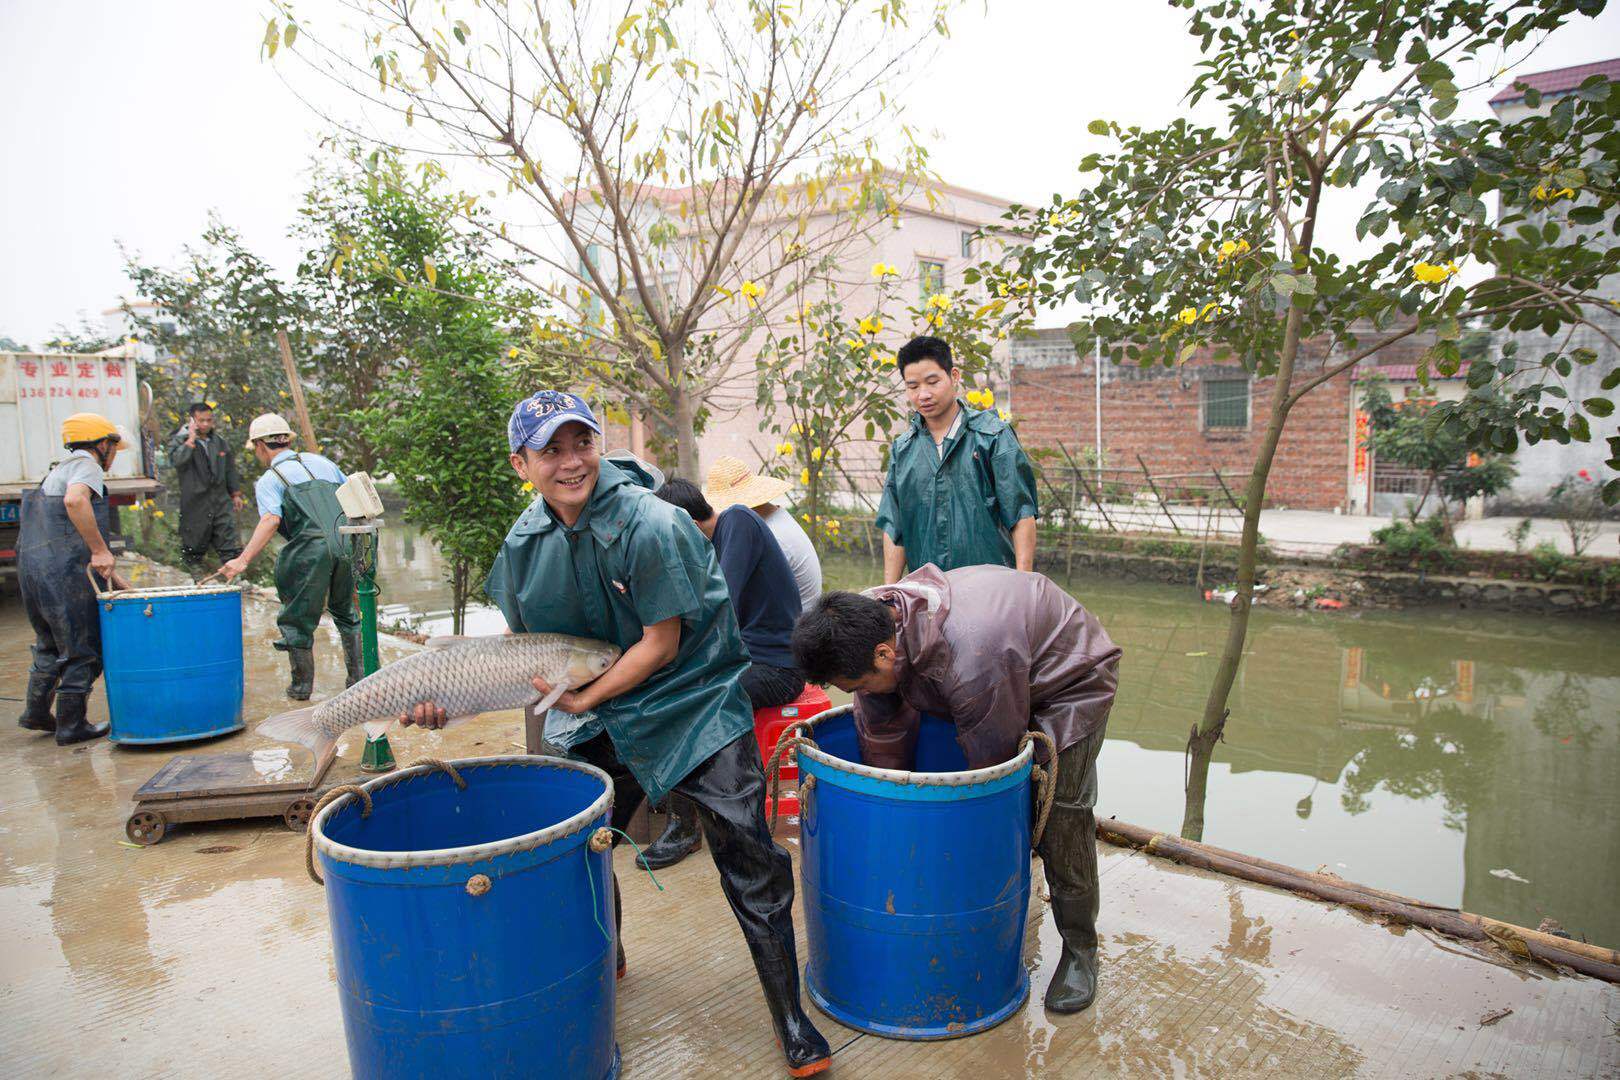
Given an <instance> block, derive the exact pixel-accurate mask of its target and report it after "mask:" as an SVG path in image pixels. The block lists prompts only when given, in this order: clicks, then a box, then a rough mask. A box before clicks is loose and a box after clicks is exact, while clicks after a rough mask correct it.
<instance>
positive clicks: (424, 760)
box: [411, 757, 467, 791]
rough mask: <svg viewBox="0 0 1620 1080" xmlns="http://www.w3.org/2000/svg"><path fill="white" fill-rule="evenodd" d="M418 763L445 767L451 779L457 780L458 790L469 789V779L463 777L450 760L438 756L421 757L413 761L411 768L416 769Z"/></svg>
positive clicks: (438, 767) (433, 766)
mask: <svg viewBox="0 0 1620 1080" xmlns="http://www.w3.org/2000/svg"><path fill="white" fill-rule="evenodd" d="M418 765H427V766H429V767H431V768H435V769H443V770H444V771H445V772H447V773H449V774H450V779H452V780H454V781H455V782H456V790H457V791H466V790H467V781H465V780H463V779H462V778H461V774H460V773H459V772H457V771H456V767H455V766H454V765H452V764H450V763H449V762H448V761H445V760H443V759H442V758H436V757H419V758H417V759H416V760H415V761H413V762H411V768H413V769H414V768H416V767H417V766H418Z"/></svg>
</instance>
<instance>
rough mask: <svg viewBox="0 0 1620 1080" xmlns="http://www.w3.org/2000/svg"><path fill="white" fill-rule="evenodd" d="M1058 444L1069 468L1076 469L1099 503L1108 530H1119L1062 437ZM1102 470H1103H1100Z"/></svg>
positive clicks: (1076, 472)
mask: <svg viewBox="0 0 1620 1080" xmlns="http://www.w3.org/2000/svg"><path fill="white" fill-rule="evenodd" d="M1057 445H1058V449H1059V450H1060V451H1062V452H1063V456H1064V458H1065V459H1066V460H1067V461H1068V462H1069V468H1071V469H1073V470H1074V474H1075V476H1076V477H1077V478H1078V479H1079V480H1080V484H1081V486H1082V487H1084V488H1085V489H1086V494H1087V495H1088V496H1090V498H1091V501H1092V502H1094V503H1096V504H1097V512H1098V513H1100V514H1101V515H1102V519H1103V522H1104V524H1106V525H1107V526H1108V531H1109V532H1119V529H1118V527H1117V526H1115V525H1114V521H1113V519H1112V518H1110V517H1109V516H1108V508H1107V507H1105V506H1103V502H1102V496H1101V495H1099V494H1098V493H1097V492H1095V491H1093V490H1091V485H1090V484H1089V483H1087V482H1086V474H1085V473H1084V472H1083V471H1082V470H1081V468H1080V466H1079V465H1077V464H1075V461H1074V457H1073V456H1072V455H1071V454H1070V453H1069V448H1068V447H1066V446H1064V445H1063V440H1062V439H1059V440H1058V444H1057ZM1100 472H1101V470H1099V473H1100ZM1098 483H1101V481H1100V480H1099V481H1098Z"/></svg>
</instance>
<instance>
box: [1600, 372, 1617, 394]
mask: <svg viewBox="0 0 1620 1080" xmlns="http://www.w3.org/2000/svg"><path fill="white" fill-rule="evenodd" d="M1617 386H1620V367H1617V368H1614V369H1613V370H1612V371H1610V372H1609V373H1608V374H1607V375H1605V376H1603V381H1602V382H1601V383H1599V384H1598V388H1599V389H1601V390H1613V389H1614V388H1615V387H1617Z"/></svg>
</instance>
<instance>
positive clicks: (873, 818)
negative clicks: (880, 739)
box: [798, 706, 1033, 1039]
mask: <svg viewBox="0 0 1620 1080" xmlns="http://www.w3.org/2000/svg"><path fill="white" fill-rule="evenodd" d="M811 734H812V737H813V738H814V740H815V743H816V747H815V748H811V747H801V748H800V749H799V751H798V757H799V773H800V796H799V798H800V815H801V816H800V837H801V844H802V845H803V858H802V860H801V862H800V867H799V872H800V877H801V881H802V884H803V896H804V901H803V902H804V917H805V927H806V932H807V935H808V938H809V945H810V950H809V959H808V961H807V963H806V964H805V973H804V977H805V987H806V989H807V990H808V992H809V994H810V998H811V1000H813V1001H814V1002H815V1003H816V1005H817V1006H818V1007H819V1008H820V1009H821V1010H822V1011H823V1012H825V1013H826V1014H827V1015H829V1016H831V1017H832V1018H833V1019H835V1020H837V1021H838V1022H839V1023H841V1024H844V1025H845V1026H847V1027H852V1028H855V1029H856V1030H859V1031H867V1032H871V1033H872V1034H874V1035H882V1036H886V1037H888V1038H895V1039H952V1038H956V1037H958V1036H962V1035H971V1034H973V1033H975V1032H979V1031H984V1030H985V1029H987V1028H990V1027H994V1026H995V1025H996V1024H999V1023H1001V1021H1003V1020H1005V1019H1007V1017H1009V1016H1011V1015H1012V1014H1013V1013H1015V1012H1017V1011H1018V1009H1019V1007H1020V1006H1022V1005H1023V1003H1024V1000H1025V999H1026V998H1027V997H1028V996H1029V974H1028V972H1027V971H1026V970H1025V969H1024V963H1023V943H1024V925H1025V922H1026V920H1027V918H1028V914H1029V882H1030V826H1031V822H1030V816H1031V815H1030V809H1031V802H1030V798H1031V796H1030V769H1031V766H1032V764H1033V757H1032V754H1033V751H1032V749H1031V748H1030V747H1025V748H1024V749H1023V750H1021V751H1020V752H1019V753H1018V755H1017V756H1016V757H1014V758H1013V759H1012V760H1011V761H1008V762H1006V763H1004V764H1002V765H997V766H995V767H994V768H988V769H978V770H973V771H969V770H968V769H967V761H966V759H965V758H964V756H963V754H962V751H961V749H960V747H958V746H957V743H956V738H955V728H954V727H953V726H952V725H951V724H949V723H946V722H944V721H942V720H939V719H936V718H934V717H924V720H923V724H922V730H921V732H920V735H919V738H918V744H917V762H916V763H917V766H918V770H919V771H916V772H899V771H895V770H892V769H875V768H870V767H868V766H866V765H863V764H861V754H860V746H859V744H858V741H857V739H856V734H855V722H854V717H853V715H852V714H851V712H850V710H849V707H848V706H845V707H844V708H842V709H836V710H832V711H830V712H827V713H823V714H822V716H821V717H820V718H819V719H818V722H817V723H816V724H815V727H814V729H813V731H812V733H811ZM805 777H814V778H815V780H814V783H813V784H811V785H810V788H809V790H808V791H806V790H805V783H804V778H805Z"/></svg>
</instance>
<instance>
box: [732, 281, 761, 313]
mask: <svg viewBox="0 0 1620 1080" xmlns="http://www.w3.org/2000/svg"><path fill="white" fill-rule="evenodd" d="M738 291H740V292H741V293H742V295H743V299H744V300H747V301H748V306H749V307H753V306H754V305H755V304H757V303H759V298H760V297H761V296H764V295H765V290H764V289H763V288H761V287H760V284H759V282H757V281H745V282H743V283H742V288H741V289H740V290H738Z"/></svg>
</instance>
